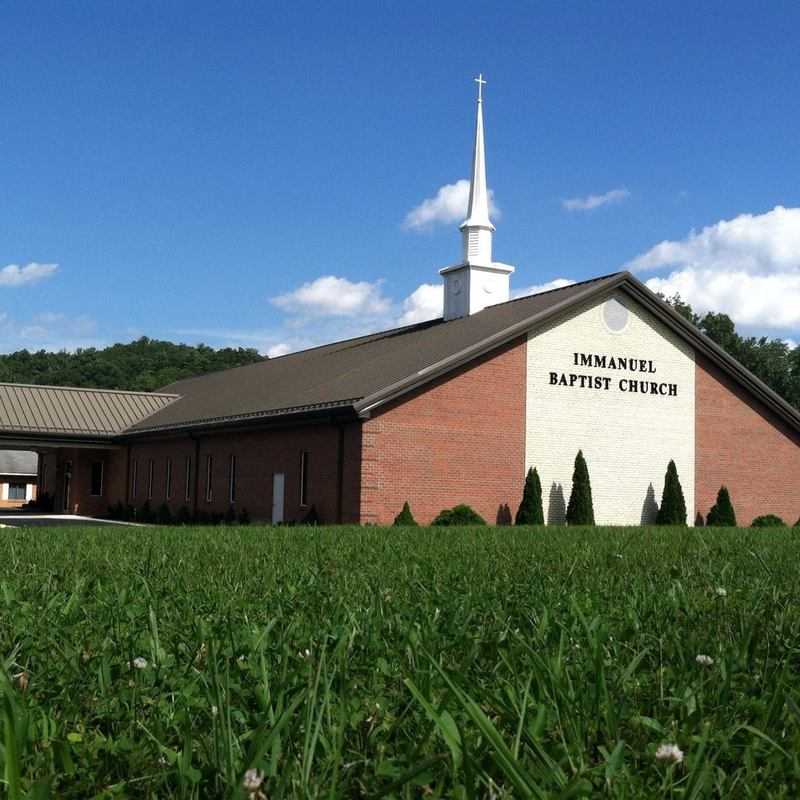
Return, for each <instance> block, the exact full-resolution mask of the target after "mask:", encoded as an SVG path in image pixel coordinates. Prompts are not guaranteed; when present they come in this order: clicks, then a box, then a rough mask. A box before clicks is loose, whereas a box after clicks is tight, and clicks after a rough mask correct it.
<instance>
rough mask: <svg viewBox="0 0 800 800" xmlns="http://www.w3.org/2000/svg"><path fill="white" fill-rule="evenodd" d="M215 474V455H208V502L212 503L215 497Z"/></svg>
mask: <svg viewBox="0 0 800 800" xmlns="http://www.w3.org/2000/svg"><path fill="white" fill-rule="evenodd" d="M213 474H214V458H213V456H206V503H210V502H211V501H212V500H213V499H214V493H213V492H212V491H211V478H212V476H213Z"/></svg>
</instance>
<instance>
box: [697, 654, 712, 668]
mask: <svg viewBox="0 0 800 800" xmlns="http://www.w3.org/2000/svg"><path fill="white" fill-rule="evenodd" d="M695 661H696V662H697V663H698V664H699V665H700V666H701V667H710V666H712V665H713V664H714V659H713V658H711V656H707V655H704V654H703V653H700V655H699V656H697V658H695Z"/></svg>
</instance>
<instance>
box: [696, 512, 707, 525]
mask: <svg viewBox="0 0 800 800" xmlns="http://www.w3.org/2000/svg"><path fill="white" fill-rule="evenodd" d="M705 524H706V523H705V520H704V519H703V515H702V514H701V513H700V512H699V511H698V512H697V516H696V517H695V518H694V526H695V528H702V527H703V526H704V525H705Z"/></svg>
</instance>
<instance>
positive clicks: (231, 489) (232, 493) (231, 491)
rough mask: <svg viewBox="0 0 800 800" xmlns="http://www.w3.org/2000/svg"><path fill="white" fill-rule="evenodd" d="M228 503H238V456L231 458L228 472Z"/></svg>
mask: <svg viewBox="0 0 800 800" xmlns="http://www.w3.org/2000/svg"><path fill="white" fill-rule="evenodd" d="M228 502H230V504H231V505H233V504H234V503H235V502H236V456H231V461H230V467H229V472H228Z"/></svg>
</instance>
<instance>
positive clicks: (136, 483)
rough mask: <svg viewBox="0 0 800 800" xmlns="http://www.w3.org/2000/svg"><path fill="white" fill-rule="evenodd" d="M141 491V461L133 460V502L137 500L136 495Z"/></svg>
mask: <svg viewBox="0 0 800 800" xmlns="http://www.w3.org/2000/svg"><path fill="white" fill-rule="evenodd" d="M138 490H139V459H138V458H134V459H133V466H132V467H131V500H135V499H136V494H137V492H138Z"/></svg>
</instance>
